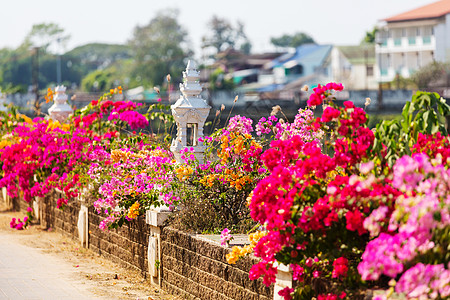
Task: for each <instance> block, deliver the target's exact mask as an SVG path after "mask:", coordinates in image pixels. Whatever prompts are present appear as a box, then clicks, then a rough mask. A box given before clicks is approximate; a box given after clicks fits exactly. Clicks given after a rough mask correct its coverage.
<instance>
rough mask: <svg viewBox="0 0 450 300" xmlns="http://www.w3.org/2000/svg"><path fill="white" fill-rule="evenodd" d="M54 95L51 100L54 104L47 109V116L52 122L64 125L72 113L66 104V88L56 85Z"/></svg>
mask: <svg viewBox="0 0 450 300" xmlns="http://www.w3.org/2000/svg"><path fill="white" fill-rule="evenodd" d="M55 93H56V95H55V97H54V98H53V101H54V104H53V105H52V106H51V107H50V108H49V109H48V114H49V115H50V118H51V119H52V120H53V121H59V122H60V123H64V122H66V120H67V119H68V118H69V115H70V114H71V113H73V110H72V107H70V105H69V104H67V95H66V87H65V86H63V85H58V86H57V87H56V88H55Z"/></svg>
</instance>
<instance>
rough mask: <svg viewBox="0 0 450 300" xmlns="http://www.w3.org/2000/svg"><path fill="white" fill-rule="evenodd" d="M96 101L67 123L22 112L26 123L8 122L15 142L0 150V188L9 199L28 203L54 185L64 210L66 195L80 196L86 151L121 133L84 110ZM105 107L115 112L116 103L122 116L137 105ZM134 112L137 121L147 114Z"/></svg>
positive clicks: (123, 104)
mask: <svg viewBox="0 0 450 300" xmlns="http://www.w3.org/2000/svg"><path fill="white" fill-rule="evenodd" d="M112 93H115V91H112ZM112 93H109V94H105V96H104V97H103V98H105V100H103V102H108V101H109V100H106V98H107V97H111V96H112ZM115 103H116V102H115ZM95 105H98V102H97V103H96V101H93V103H91V104H90V105H89V106H88V108H86V109H83V112H81V113H80V112H79V111H77V112H75V115H76V116H75V117H74V121H73V122H71V123H69V124H60V123H59V122H53V121H51V120H45V119H43V118H35V119H34V120H31V119H29V118H27V117H26V116H20V118H21V119H23V120H24V121H25V122H18V121H20V119H19V118H16V120H14V119H12V118H11V120H8V121H7V122H14V123H15V126H12V127H11V129H10V130H11V133H10V134H11V136H12V137H13V141H12V142H11V143H8V144H7V145H5V146H4V147H2V148H1V149H0V156H1V161H2V164H3V165H2V170H3V176H2V178H1V179H0V187H6V188H7V191H8V194H9V195H10V196H11V197H18V196H19V195H20V196H23V198H24V200H25V201H26V202H30V201H31V200H32V199H33V198H34V197H35V196H39V197H44V196H45V195H46V194H47V193H49V192H50V191H51V190H52V189H54V188H57V189H59V190H61V191H62V192H63V196H62V197H60V198H59V199H58V201H57V203H56V205H57V207H59V208H63V207H64V205H65V204H67V201H68V199H71V198H74V197H76V196H78V193H79V189H80V187H81V182H80V173H81V174H83V172H82V170H83V168H86V167H87V165H88V164H89V155H88V154H89V153H90V152H92V151H93V150H94V149H95V144H96V143H105V144H106V145H107V144H108V143H109V142H110V138H111V137H114V136H117V137H119V135H120V131H115V130H114V127H111V126H109V125H111V124H105V122H103V121H102V117H103V115H102V114H101V113H100V114H98V113H97V114H96V113H95V112H94V113H92V114H87V112H88V111H89V109H90V108H89V107H92V106H95ZM103 107H104V110H103V112H104V113H109V112H111V114H113V111H112V110H113V109H112V107H114V108H115V109H117V111H116V113H118V114H119V115H120V114H121V113H124V112H129V111H131V110H133V109H135V108H136V107H137V106H136V104H134V103H132V102H120V105H117V104H116V106H114V105H112V106H111V105H109V106H106V105H105V106H103ZM134 116H135V118H137V119H138V120H142V118H145V117H143V116H140V117H138V116H137V115H134ZM94 121H95V122H96V124H97V125H98V128H97V129H98V131H97V132H94V131H92V130H91V129H93V125H92V123H93V122H94ZM127 121H129V122H131V121H132V119H130V118H128V119H127ZM133 122H134V121H133ZM123 124H126V123H123ZM132 124H135V123H132ZM137 124H140V125H145V124H148V122H147V123H145V122H143V121H138V122H137ZM81 125H83V126H81ZM140 125H139V126H140ZM130 126H131V124H130ZM26 223H27V222H25V224H26ZM19 224H20V222H19ZM13 227H14V228H17V226H13ZM19 228H20V226H19Z"/></svg>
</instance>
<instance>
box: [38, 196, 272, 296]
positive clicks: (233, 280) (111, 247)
mask: <svg viewBox="0 0 450 300" xmlns="http://www.w3.org/2000/svg"><path fill="white" fill-rule="evenodd" d="M58 196H59V195H58V193H57V192H53V193H51V194H50V195H48V196H46V197H45V198H44V199H43V201H41V211H42V212H41V214H42V215H41V216H42V220H41V226H43V227H45V228H53V229H55V230H57V231H60V232H63V233H65V234H67V235H69V236H71V237H72V238H73V239H78V229H77V223H78V213H79V210H80V205H81V204H80V202H78V201H76V200H72V201H69V203H68V205H67V206H66V207H65V208H64V210H59V209H57V208H56V199H57V198H58ZM102 220H103V217H101V216H99V215H97V214H96V213H95V212H94V210H93V207H90V208H89V248H91V249H92V250H94V251H95V252H98V253H99V254H100V255H102V256H105V257H107V258H108V259H111V260H112V261H114V262H117V263H119V264H121V265H123V266H125V267H131V268H134V269H136V270H138V271H140V272H141V273H142V275H143V276H148V260H147V250H148V238H149V234H150V226H149V225H147V224H146V223H145V219H144V218H142V217H141V218H139V219H137V220H135V221H134V222H132V223H131V224H129V225H126V226H123V227H122V228H119V229H115V230H110V231H102V230H100V228H99V224H100V222H101V221H102ZM161 250H162V258H161V268H162V269H161V270H162V287H163V289H164V290H165V291H167V292H169V293H171V294H174V295H180V296H182V297H183V298H187V299H205V300H208V299H210V300H231V299H239V300H244V299H245V300H269V299H272V295H273V286H272V287H270V288H268V287H266V286H265V285H264V284H263V282H262V280H261V279H258V280H257V281H253V280H250V279H249V278H248V272H249V270H250V268H251V266H252V265H253V264H254V263H256V262H257V259H256V258H254V257H247V258H245V259H242V260H239V261H238V263H237V264H235V265H230V264H228V263H227V262H226V258H225V255H226V254H227V253H229V251H230V250H229V249H226V248H224V247H221V246H219V245H217V244H214V243H213V242H208V241H205V240H202V239H199V238H196V237H195V236H192V235H189V234H187V233H184V232H181V231H178V230H175V229H173V228H170V227H165V228H163V229H162V232H161Z"/></svg>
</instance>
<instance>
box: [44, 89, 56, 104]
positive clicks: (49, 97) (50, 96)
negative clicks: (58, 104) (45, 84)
mask: <svg viewBox="0 0 450 300" xmlns="http://www.w3.org/2000/svg"><path fill="white" fill-rule="evenodd" d="M54 94H55V93H54V92H53V91H52V89H51V88H48V89H47V96H45V103H49V102H50V101H53V95H54Z"/></svg>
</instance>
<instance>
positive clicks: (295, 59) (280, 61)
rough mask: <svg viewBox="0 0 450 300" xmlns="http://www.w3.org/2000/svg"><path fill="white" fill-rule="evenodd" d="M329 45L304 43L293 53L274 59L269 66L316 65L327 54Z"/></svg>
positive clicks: (320, 62)
mask: <svg viewBox="0 0 450 300" xmlns="http://www.w3.org/2000/svg"><path fill="white" fill-rule="evenodd" d="M331 48H332V46H331V45H317V44H305V45H301V46H299V47H297V49H296V50H295V53H293V54H290V55H286V56H280V57H279V58H277V59H274V60H273V61H272V62H271V63H270V66H269V68H276V67H285V68H292V67H293V66H295V65H303V66H306V65H308V66H309V65H311V66H318V65H321V64H322V63H323V60H324V59H325V58H326V57H327V56H328V54H329V52H330V50H331ZM267 66H268V65H266V67H267Z"/></svg>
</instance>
